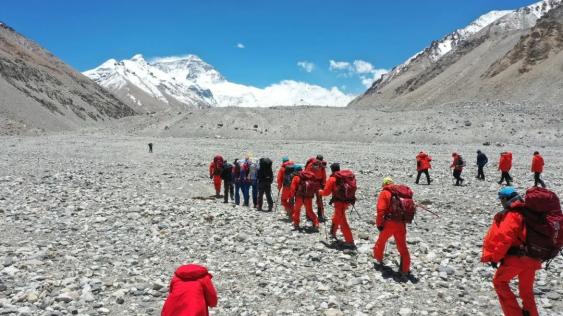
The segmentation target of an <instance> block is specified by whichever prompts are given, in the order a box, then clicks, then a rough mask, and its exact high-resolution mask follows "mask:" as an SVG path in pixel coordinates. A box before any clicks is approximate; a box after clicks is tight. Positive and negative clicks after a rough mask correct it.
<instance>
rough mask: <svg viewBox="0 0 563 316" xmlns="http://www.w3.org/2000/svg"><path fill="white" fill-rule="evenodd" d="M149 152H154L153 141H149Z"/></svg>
mask: <svg viewBox="0 0 563 316" xmlns="http://www.w3.org/2000/svg"><path fill="white" fill-rule="evenodd" d="M149 153H151V154H152V143H149Z"/></svg>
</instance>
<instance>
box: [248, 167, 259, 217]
mask: <svg viewBox="0 0 563 316" xmlns="http://www.w3.org/2000/svg"><path fill="white" fill-rule="evenodd" d="M248 161H249V165H248V181H249V185H250V189H252V207H254V208H256V207H257V205H258V204H257V200H258V163H256V161H255V160H253V159H250V158H249V159H248Z"/></svg>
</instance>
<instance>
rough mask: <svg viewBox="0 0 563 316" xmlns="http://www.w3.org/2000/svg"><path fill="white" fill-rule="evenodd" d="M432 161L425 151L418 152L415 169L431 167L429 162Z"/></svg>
mask: <svg viewBox="0 0 563 316" xmlns="http://www.w3.org/2000/svg"><path fill="white" fill-rule="evenodd" d="M431 161H432V157H430V156H428V154H426V153H425V152H422V151H421V152H420V153H419V154H418V155H417V156H416V171H421V170H427V169H432V166H431V165H430V162H431Z"/></svg>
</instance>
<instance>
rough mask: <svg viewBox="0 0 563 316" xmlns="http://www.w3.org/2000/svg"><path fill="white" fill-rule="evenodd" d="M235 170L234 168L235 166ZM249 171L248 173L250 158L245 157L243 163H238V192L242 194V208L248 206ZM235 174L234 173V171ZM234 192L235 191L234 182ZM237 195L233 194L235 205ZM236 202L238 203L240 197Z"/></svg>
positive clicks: (236, 193)
mask: <svg viewBox="0 0 563 316" xmlns="http://www.w3.org/2000/svg"><path fill="white" fill-rule="evenodd" d="M235 170H236V166H235ZM249 171H250V157H248V156H247V157H245V159H244V160H243V161H240V160H239V161H238V184H239V189H240V192H241V193H242V198H243V203H242V206H247V207H248V206H250V194H249V193H250V183H251V181H250V178H249ZM235 173H236V171H235ZM235 191H236V181H235ZM238 194H239V192H238V191H236V192H235V203H236V204H237V205H239V203H237V195H238ZM238 201H239V202H240V195H239V197H238Z"/></svg>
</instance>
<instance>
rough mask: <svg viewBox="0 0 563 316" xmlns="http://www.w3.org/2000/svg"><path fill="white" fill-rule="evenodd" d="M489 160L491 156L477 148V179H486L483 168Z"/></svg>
mask: <svg viewBox="0 0 563 316" xmlns="http://www.w3.org/2000/svg"><path fill="white" fill-rule="evenodd" d="M488 162H489V158H487V156H486V155H485V154H484V153H482V152H481V151H480V150H477V179H479V180H482V181H485V172H484V171H483V168H485V165H487V163H488Z"/></svg>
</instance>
